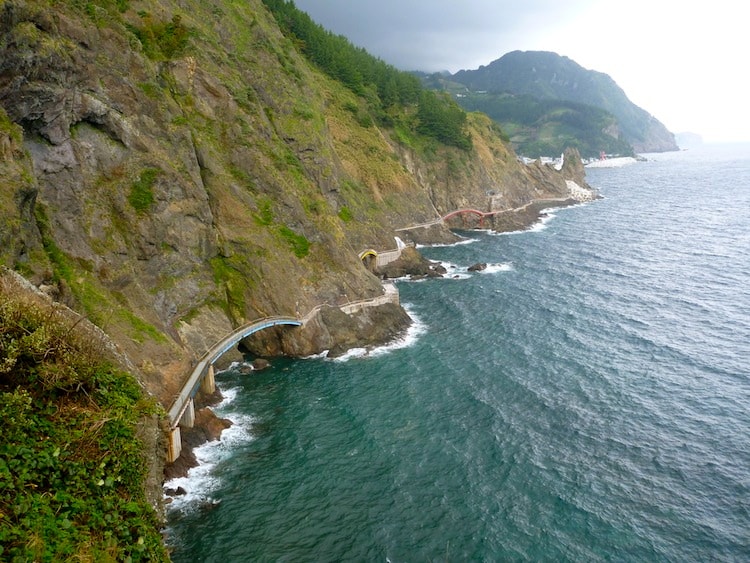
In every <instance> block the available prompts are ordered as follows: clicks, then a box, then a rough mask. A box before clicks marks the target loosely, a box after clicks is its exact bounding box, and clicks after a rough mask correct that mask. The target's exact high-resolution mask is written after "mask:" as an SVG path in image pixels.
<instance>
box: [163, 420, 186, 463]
mask: <svg viewBox="0 0 750 563" xmlns="http://www.w3.org/2000/svg"><path fill="white" fill-rule="evenodd" d="M181 453H182V436H181V435H180V427H179V426H176V427H175V428H173V429H172V430H170V431H169V447H168V448H167V463H174V462H175V461H177V458H178V457H180V454H181Z"/></svg>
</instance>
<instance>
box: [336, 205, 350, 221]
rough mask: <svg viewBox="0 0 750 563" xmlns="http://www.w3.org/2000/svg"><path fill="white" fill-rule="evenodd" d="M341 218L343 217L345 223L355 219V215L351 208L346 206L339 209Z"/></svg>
mask: <svg viewBox="0 0 750 563" xmlns="http://www.w3.org/2000/svg"><path fill="white" fill-rule="evenodd" d="M339 219H341V220H342V221H343V222H344V223H348V222H350V221H352V220H353V219H354V215H352V211H351V209H349V208H348V207H346V206H344V207H342V208H341V209H339Z"/></svg>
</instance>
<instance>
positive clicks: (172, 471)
mask: <svg viewBox="0 0 750 563" xmlns="http://www.w3.org/2000/svg"><path fill="white" fill-rule="evenodd" d="M591 193H592V194H593V195H592V197H591V198H590V199H586V200H579V199H576V198H574V197H569V198H565V199H555V198H545V199H538V200H533V201H531V202H529V203H528V204H526V205H525V206H523V207H521V208H517V209H511V210H507V211H504V212H501V213H498V214H496V215H494V216H492V217H489V218H487V219H488V222H489V223H490V225H488V226H487V227H485V228H484V229H481V230H487V231H490V232H493V233H496V234H508V233H521V232H527V231H529V230H532V229H533V228H534V227H535V226H536V225H538V224H540V223H542V222H544V219H545V217H546V214H545V213H544V212H545V210H548V209H562V208H565V207H571V206H574V205H580V204H583V203H589V202H591V201H595V200H597V199H601V196H599V195H598V193H596V192H595V191H592V192H591ZM474 229H475V227H474V228H473V227H467V230H474ZM451 230H452V231H453V229H451ZM467 242H470V241H466V240H459V241H457V242H454V243H451V246H452V245H461V244H466V243H467ZM438 245H446V244H445V243H442V244H441V243H438ZM425 246H428V245H425ZM441 277H442V276H441ZM410 316H413V315H411V314H410ZM415 325H416V326H415ZM422 327H423V324H422V323H421V322H419V321H418V319H417V320H416V321H413V322H412V324H411V325H410V327H409V328H408V329H407V334H404V335H402V336H401V337H397V338H395V339H393V340H392V341H390V342H388V343H385V344H383V345H382V346H380V347H377V348H376V349H379V348H385V349H391V348H393V347H394V346H395V347H396V348H398V347H401V346H403V345H404V344H403V343H402V342H404V341H405V342H408V340H409V336H408V332H410V331H412V330H418V331H419V330H421V328H422ZM400 341H401V342H400ZM406 345H408V343H407V344H406ZM368 354H369V352H368V350H367V348H363V347H356V346H355V347H352V348H350V349H349V350H348V351H347V352H346V353H344V354H342V355H341V356H340V357H338V358H335V357H331V358H330V359H331V360H333V361H346V360H347V359H349V358H354V357H361V356H363V355H368ZM196 399H197V400H198V405H200V406H199V407H198V408H197V409H196V420H195V425H194V427H193V428H189V429H185V430H184V431H183V434H182V441H183V450H182V454H181V455H180V457H179V458H178V459H177V460H175V462H174V463H172V464H169V465H167V466H165V469H164V482H163V485H162V489H163V492H164V494H163V499H164V503H165V505H169V504H171V503H172V502H173V501H174V499H175V498H178V497H180V496H183V495H186V494H188V491H186V490H185V489H184V488H182V487H176V488H174V487H170V486H169V484H170V482H173V481H174V480H178V479H188V478H190V470H191V469H195V468H197V467H200V466H201V463H200V462H199V461H198V459H197V457H196V455H195V450H196V449H197V448H199V447H201V446H205V445H206V444H208V443H211V442H221V439H222V433H223V432H224V430H226V429H228V428H230V427H232V425H233V424H235V422H234V421H232V420H231V419H229V418H221V417H219V416H218V415H217V414H216V413H215V412H214V410H213V409H214V408H216V407H217V406H219V405H220V404H221V403H222V402H223V401H224V400H225V397H224V396H223V395H222V393H221V391H220V389H219V388H218V387H217V388H216V391H215V392H214V393H213V394H212V395H210V396H205V395H202V394H199V395H198V396H197V397H196Z"/></svg>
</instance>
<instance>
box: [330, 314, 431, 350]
mask: <svg viewBox="0 0 750 563" xmlns="http://www.w3.org/2000/svg"><path fill="white" fill-rule="evenodd" d="M402 307H403V308H404V309H405V310H406V312H407V313H408V314H409V316H410V317H411V320H412V323H411V325H410V326H409V328H408V329H407V330H406V332H405V333H404V334H403V335H402V336H401V337H399V338H397V339H396V340H393V341H392V342H389V343H388V344H384V345H383V346H377V347H375V348H369V349H368V348H352V349H350V350H348V351H347V352H346V353H345V354H343V355H341V356H339V357H337V358H331V359H332V360H333V361H334V362H347V361H349V360H351V359H354V358H375V357H378V356H382V355H383V354H388V353H390V352H392V351H394V350H399V349H401V348H408V347H409V346H413V345H414V344H415V343H416V342H417V340H418V339H419V337H420V336H421V335H422V334H424V333H425V332H427V325H426V324H424V322H422V320H421V319H420V318H419V317H418V316H417V315H416V314H415V313H414V311H413V310H412V309H411V307H410V306H409V305H408V304H403V303H402Z"/></svg>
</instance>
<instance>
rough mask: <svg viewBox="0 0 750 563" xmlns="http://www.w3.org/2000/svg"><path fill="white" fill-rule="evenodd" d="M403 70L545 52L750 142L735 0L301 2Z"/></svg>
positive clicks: (688, 122)
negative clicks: (512, 53) (695, 0)
mask: <svg viewBox="0 0 750 563" xmlns="http://www.w3.org/2000/svg"><path fill="white" fill-rule="evenodd" d="M296 5H297V7H298V8H300V9H301V10H304V11H306V12H307V13H308V14H310V16H311V17H312V18H313V19H314V20H315V21H316V22H318V23H320V24H321V25H322V26H323V27H325V28H327V29H329V30H331V31H333V32H334V33H339V34H341V35H344V36H346V37H347V38H349V40H350V41H351V42H352V43H354V44H355V45H357V46H360V47H364V48H365V49H367V50H368V51H369V52H370V53H372V54H373V55H376V56H378V57H380V58H382V59H383V60H384V61H386V62H388V63H391V64H393V65H394V66H396V67H398V68H400V69H402V70H423V71H428V72H434V71H441V70H448V71H451V72H456V71H458V70H461V69H474V68H477V67H479V66H480V65H486V64H489V63H490V62H492V61H494V60H496V59H498V58H500V57H501V56H502V55H504V54H505V53H508V52H510V51H515V50H525V51H526V50H546V51H554V52H556V53H558V54H560V55H565V56H567V57H569V58H571V59H572V60H574V61H576V62H577V63H578V64H580V65H581V66H583V67H585V68H589V69H593V70H597V71H600V72H604V73H606V74H609V75H610V76H611V77H612V78H613V79H614V80H615V81H616V82H617V83H618V84H619V85H620V86H621V87H622V88H623V90H625V93H626V94H627V95H628V97H629V98H630V99H631V100H632V101H633V102H634V103H636V104H638V105H639V106H641V107H642V108H643V109H645V110H646V111H648V112H650V113H651V114H653V115H654V116H656V118H657V119H659V120H661V121H662V122H664V124H665V125H667V127H668V128H670V129H671V130H673V131H675V132H679V131H685V130H691V131H694V132H696V133H701V134H704V135H705V136H706V138H707V139H708V140H711V141H723V140H727V141H728V140H732V141H736V140H750V112H748V111H747V110H746V101H745V100H746V99H747V94H748V86H747V79H746V77H745V73H743V69H744V68H745V67H746V66H747V62H746V60H745V58H746V55H747V31H746V29H745V28H746V22H747V15H748V11H749V9H748V8H746V7H744V6H741V5H740V4H737V3H736V0H713V1H712V3H711V4H710V5H707V4H705V3H702V4H701V3H690V2H687V3H686V2H685V1H684V0H659V1H654V0H630V1H629V2H625V3H623V2H620V3H613V2H610V1H605V0H567V1H561V0H554V1H552V0H528V1H519V0H494V1H493V0H464V1H461V2H458V1H456V0H429V1H428V0H398V1H397V0H378V1H377V2H375V1H365V0H296Z"/></svg>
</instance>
